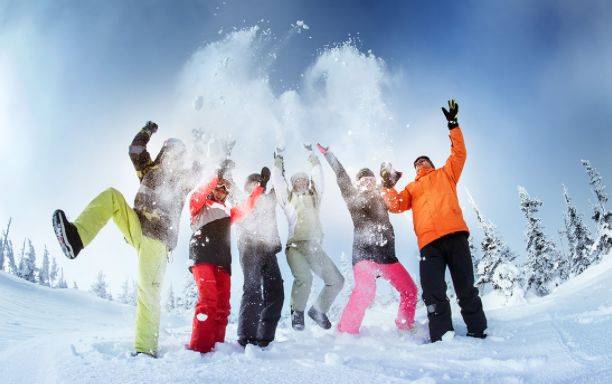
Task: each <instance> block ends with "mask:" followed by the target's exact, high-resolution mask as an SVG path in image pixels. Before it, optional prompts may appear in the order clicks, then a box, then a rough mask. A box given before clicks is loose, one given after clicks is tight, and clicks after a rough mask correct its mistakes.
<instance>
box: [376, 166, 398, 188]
mask: <svg viewBox="0 0 612 384" xmlns="http://www.w3.org/2000/svg"><path fill="white" fill-rule="evenodd" d="M380 177H381V178H382V180H383V187H385V188H393V187H394V186H395V184H397V182H398V180H399V179H400V178H401V177H402V172H400V171H396V170H395V169H393V166H392V165H391V163H387V162H385V163H382V164H381V165H380Z"/></svg>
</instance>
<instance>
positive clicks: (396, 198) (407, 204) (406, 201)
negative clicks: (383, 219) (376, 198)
mask: <svg viewBox="0 0 612 384" xmlns="http://www.w3.org/2000/svg"><path fill="white" fill-rule="evenodd" d="M382 197H383V199H384V200H385V203H386V204H387V208H388V209H389V212H392V213H401V212H404V211H407V210H409V209H410V208H412V195H411V194H410V191H409V190H408V186H406V188H404V189H403V190H402V191H401V192H398V191H397V190H396V189H395V188H383V189H382Z"/></svg>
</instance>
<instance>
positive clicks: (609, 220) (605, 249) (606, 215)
mask: <svg viewBox="0 0 612 384" xmlns="http://www.w3.org/2000/svg"><path fill="white" fill-rule="evenodd" d="M582 165H583V166H584V168H585V169H586V172H587V175H588V176H589V184H590V185H591V188H592V189H593V193H594V194H595V198H596V202H595V203H593V220H594V221H595V230H596V232H595V243H594V244H593V246H592V247H591V261H592V263H597V262H599V261H600V260H601V259H602V257H604V256H606V255H608V254H609V253H610V250H611V249H612V212H610V211H609V210H608V208H607V207H606V204H607V203H608V195H607V194H606V186H605V185H604V183H603V179H602V177H601V176H600V175H599V172H597V170H596V169H595V168H593V166H592V165H591V163H590V162H589V161H588V160H582Z"/></svg>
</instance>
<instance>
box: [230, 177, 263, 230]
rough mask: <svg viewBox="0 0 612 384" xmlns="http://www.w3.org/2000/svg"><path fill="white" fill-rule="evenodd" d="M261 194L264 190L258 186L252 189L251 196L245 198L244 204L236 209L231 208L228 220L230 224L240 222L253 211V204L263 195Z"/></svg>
mask: <svg viewBox="0 0 612 384" xmlns="http://www.w3.org/2000/svg"><path fill="white" fill-rule="evenodd" d="M263 192H264V188H263V187H262V186H261V185H258V186H257V187H255V188H254V189H253V191H252V192H251V195H250V196H249V197H248V198H247V200H246V201H245V202H243V203H242V204H240V205H238V206H236V207H233V208H232V209H231V210H230V220H231V222H232V224H234V223H237V222H239V221H241V220H242V219H244V218H245V217H246V216H247V215H248V214H249V213H250V212H251V211H252V210H253V207H255V203H256V202H257V200H258V199H259V197H260V196H261V195H262V194H263Z"/></svg>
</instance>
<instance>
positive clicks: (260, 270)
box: [238, 241, 285, 343]
mask: <svg viewBox="0 0 612 384" xmlns="http://www.w3.org/2000/svg"><path fill="white" fill-rule="evenodd" d="M238 249H239V251H240V265H241V266H242V271H243V273H244V284H243V293H242V302H241V303H240V313H239V319H238V338H239V340H242V341H244V342H247V343H254V342H256V341H267V342H270V341H272V340H274V335H275V333H276V326H277V325H278V321H279V320H280V315H281V310H282V309H283V301H284V300H285V292H284V289H283V278H282V276H281V272H280V269H279V267H278V262H277V260H276V254H277V253H278V252H280V250H281V248H280V247H278V248H276V247H275V248H271V247H270V246H269V245H268V244H266V243H264V242H256V241H248V242H245V243H244V244H242V245H241V246H239V247H238Z"/></svg>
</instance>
